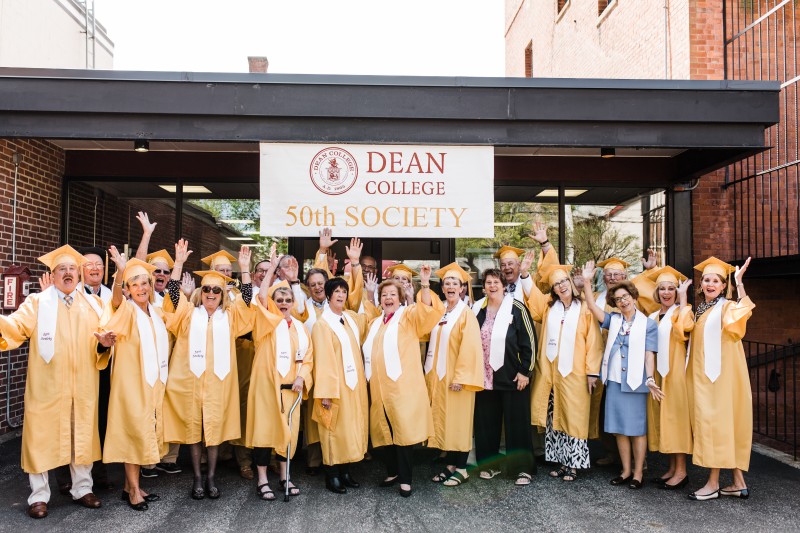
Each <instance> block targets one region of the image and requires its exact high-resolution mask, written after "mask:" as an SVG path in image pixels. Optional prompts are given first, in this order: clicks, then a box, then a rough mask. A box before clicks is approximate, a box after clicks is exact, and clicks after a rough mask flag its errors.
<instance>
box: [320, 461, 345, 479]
mask: <svg viewBox="0 0 800 533" xmlns="http://www.w3.org/2000/svg"><path fill="white" fill-rule="evenodd" d="M324 467H325V477H326V478H328V479H333V478H335V477H339V478H340V477H342V476H344V475H346V474H349V473H350V463H343V464H340V465H324Z"/></svg>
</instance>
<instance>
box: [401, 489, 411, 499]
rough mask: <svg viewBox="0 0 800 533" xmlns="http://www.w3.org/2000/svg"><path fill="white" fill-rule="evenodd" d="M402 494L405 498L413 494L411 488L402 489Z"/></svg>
mask: <svg viewBox="0 0 800 533" xmlns="http://www.w3.org/2000/svg"><path fill="white" fill-rule="evenodd" d="M400 496H402V497H403V498H408V497H409V496H411V489H408V490H403V489H400Z"/></svg>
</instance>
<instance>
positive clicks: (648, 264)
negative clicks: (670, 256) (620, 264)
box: [642, 248, 658, 270]
mask: <svg viewBox="0 0 800 533" xmlns="http://www.w3.org/2000/svg"><path fill="white" fill-rule="evenodd" d="M656 265H658V261H657V260H656V253H655V252H654V251H653V249H652V248H648V249H647V257H643V258H642V268H644V269H645V270H650V269H651V268H655V267H656Z"/></svg>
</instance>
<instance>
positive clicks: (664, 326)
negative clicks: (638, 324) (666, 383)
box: [650, 305, 678, 378]
mask: <svg viewBox="0 0 800 533" xmlns="http://www.w3.org/2000/svg"><path fill="white" fill-rule="evenodd" d="M677 308H678V306H677V305H673V306H672V307H670V308H669V309H667V312H666V313H664V318H662V319H661V321H659V322H658V354H657V355H656V370H658V373H659V374H660V375H661V377H662V378H665V377H667V374H669V339H670V337H671V336H672V314H673V313H674V312H675V309H677ZM650 318H652V319H653V320H658V311H656V312H655V313H653V314H652V315H650Z"/></svg>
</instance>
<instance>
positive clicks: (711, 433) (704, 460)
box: [686, 297, 755, 471]
mask: <svg viewBox="0 0 800 533" xmlns="http://www.w3.org/2000/svg"><path fill="white" fill-rule="evenodd" d="M723 305H724V307H723V309H722V365H721V373H720V375H719V377H718V378H717V379H716V381H714V383H712V382H711V380H709V379H708V377H707V376H706V374H705V369H704V367H705V357H704V353H703V337H704V333H705V324H706V319H707V318H708V315H709V314H710V313H711V309H709V310H708V311H706V312H705V313H703V315H702V316H701V317H700V318H699V319H698V320H697V321H696V322H695V326H694V330H693V331H692V336H691V339H690V341H689V343H690V345H691V349H690V350H691V351H690V354H689V366H688V367H687V368H686V387H687V392H688V395H689V414H690V420H691V422H692V433H693V435H694V447H693V450H692V462H693V463H694V464H696V465H698V466H704V467H706V468H738V469H740V470H745V471H746V470H747V469H748V468H749V467H750V450H751V448H752V444H753V395H752V391H751V388H750V374H749V372H748V370H747V360H746V358H745V355H744V348H743V347H742V337H744V335H745V332H746V327H747V320H748V319H749V318H750V315H752V311H753V309H754V308H755V304H754V303H753V302H752V300H750V298H749V297H745V298H742V300H741V301H739V302H736V301H728V302H725V304H723Z"/></svg>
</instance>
